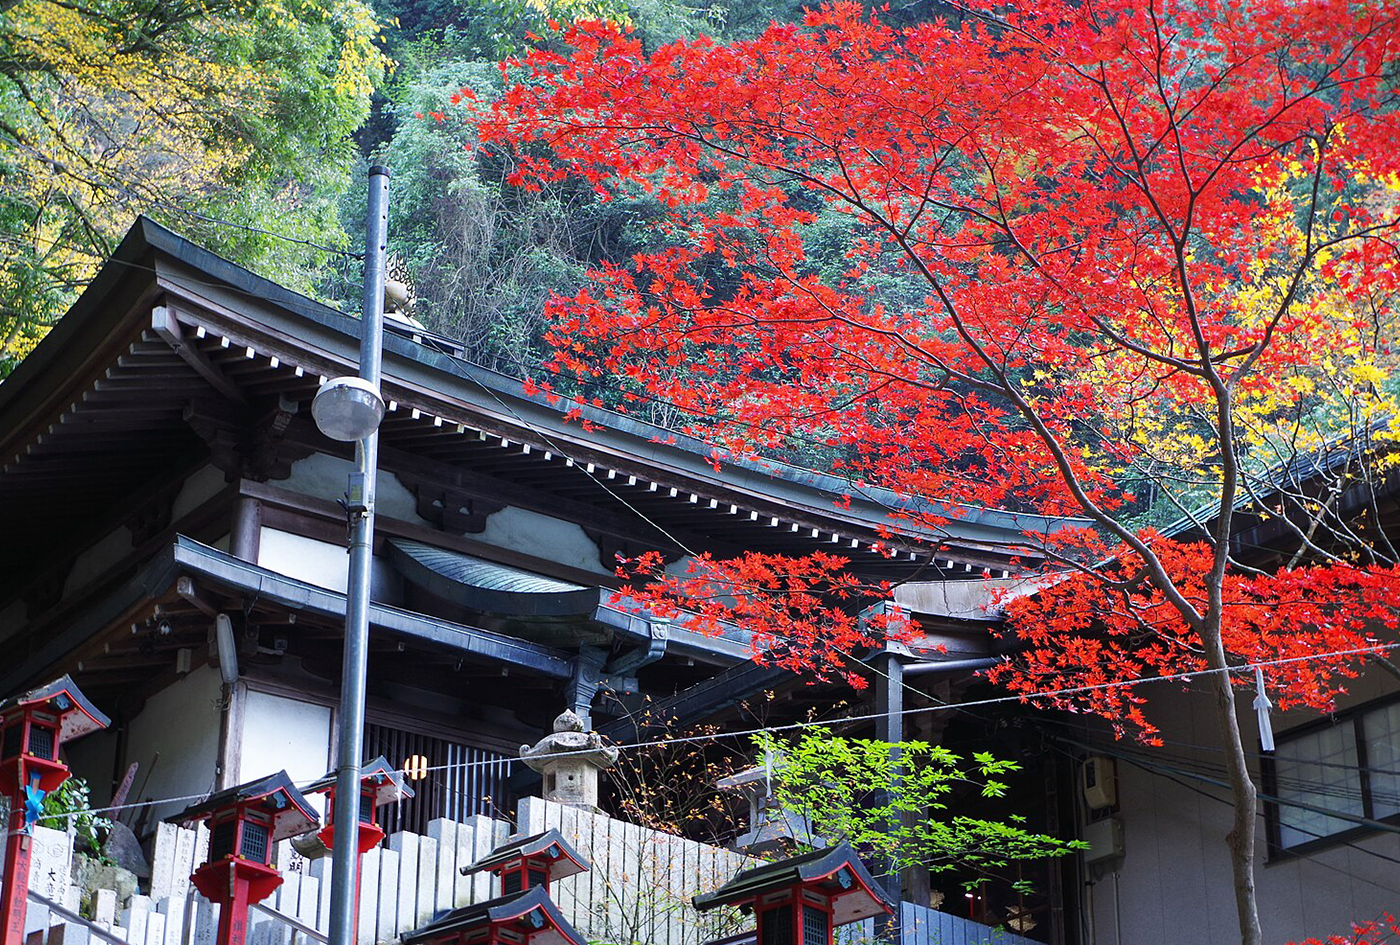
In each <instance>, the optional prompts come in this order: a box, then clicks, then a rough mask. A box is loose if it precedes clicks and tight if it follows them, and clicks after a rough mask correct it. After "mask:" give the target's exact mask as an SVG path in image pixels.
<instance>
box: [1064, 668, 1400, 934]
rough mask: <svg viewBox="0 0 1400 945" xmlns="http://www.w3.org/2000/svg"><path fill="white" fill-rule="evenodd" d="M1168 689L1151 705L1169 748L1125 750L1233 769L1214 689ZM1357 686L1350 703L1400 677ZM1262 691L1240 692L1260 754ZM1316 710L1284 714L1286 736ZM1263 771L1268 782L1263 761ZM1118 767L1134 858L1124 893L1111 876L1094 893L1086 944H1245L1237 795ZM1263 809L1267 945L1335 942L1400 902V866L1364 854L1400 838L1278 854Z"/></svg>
mask: <svg viewBox="0 0 1400 945" xmlns="http://www.w3.org/2000/svg"><path fill="white" fill-rule="evenodd" d="M1158 685H1159V686H1160V687H1161V690H1160V692H1159V693H1153V694H1152V700H1153V701H1152V702H1151V703H1150V712H1151V717H1152V718H1153V719H1154V720H1156V721H1157V723H1158V724H1159V725H1160V726H1161V728H1162V735H1163V738H1164V739H1165V740H1166V742H1167V744H1166V745H1164V746H1163V747H1162V749H1161V750H1160V753H1159V752H1157V751H1154V750H1152V749H1142V748H1141V746H1132V745H1127V744H1125V745H1124V746H1123V747H1124V748H1125V749H1130V750H1132V751H1134V752H1138V751H1146V752H1148V758H1149V760H1151V761H1152V762H1153V763H1154V764H1158V763H1160V765H1162V766H1167V767H1173V768H1178V769H1183V768H1187V767H1189V766H1190V764H1191V763H1195V764H1199V765H1201V766H1203V768H1204V767H1208V768H1209V769H1210V770H1211V771H1215V770H1221V771H1223V764H1224V757H1223V755H1222V753H1221V751H1220V750H1219V746H1220V744H1221V740H1220V738H1219V737H1218V736H1217V735H1216V723H1215V718H1214V709H1213V703H1212V701H1211V697H1210V695H1209V694H1207V693H1206V692H1204V691H1203V690H1202V687H1201V685H1200V684H1197V685H1195V686H1194V687H1193V691H1191V692H1182V691H1180V690H1179V689H1176V688H1174V687H1172V686H1171V685H1170V684H1158ZM1352 688H1353V689H1355V690H1356V693H1355V694H1352V695H1349V696H1348V697H1347V698H1346V699H1345V702H1344V703H1343V707H1345V706H1350V705H1355V704H1358V703H1361V702H1366V701H1369V700H1370V699H1373V698H1376V697H1378V696H1380V695H1383V694H1385V693H1387V692H1393V691H1395V689H1396V686H1395V684H1394V681H1393V680H1388V679H1386V678H1378V677H1377V676H1376V674H1371V676H1370V677H1368V678H1367V679H1364V680H1360V681H1358V683H1357V684H1356V685H1354V686H1353V687H1352ZM1251 695H1252V694H1251V693H1247V692H1245V691H1243V690H1242V691H1240V695H1239V698H1238V701H1237V706H1238V708H1239V717H1240V726H1241V731H1242V732H1243V734H1244V737H1245V746H1246V751H1249V752H1251V753H1257V750H1258V724H1257V722H1256V720H1255V714H1254V711H1253V710H1252V708H1251V705H1250V702H1251ZM1316 717H1317V716H1316V714H1315V713H1309V712H1292V713H1288V714H1286V715H1285V714H1280V713H1277V712H1276V713H1275V715H1274V728H1275V731H1276V732H1279V733H1282V732H1286V731H1287V730H1288V729H1289V728H1292V727H1296V726H1298V725H1300V724H1303V723H1305V722H1307V721H1309V720H1311V719H1315V718H1316ZM1164 723H1165V724H1164ZM1254 772H1255V776H1256V783H1259V781H1258V765H1257V763H1256V764H1255V765H1254ZM1117 773H1118V802H1119V813H1118V816H1119V817H1120V818H1121V820H1122V822H1123V847H1124V856H1123V859H1122V861H1121V869H1120V870H1119V872H1118V875H1117V877H1116V880H1117V881H1116V887H1117V890H1116V901H1115V888H1114V887H1115V877H1114V875H1113V874H1112V873H1108V874H1105V875H1103V876H1102V877H1100V878H1099V879H1098V880H1097V881H1096V882H1094V883H1093V885H1092V886H1091V887H1089V888H1088V889H1087V890H1086V896H1085V904H1086V905H1087V906H1088V909H1089V912H1090V914H1091V916H1092V928H1086V930H1085V938H1084V943H1085V945H1120V943H1121V945H1156V943H1159V942H1171V943H1173V945H1218V943H1221V942H1230V941H1238V940H1239V925H1238V919H1237V913H1236V907H1235V897H1234V883H1233V879H1232V875H1231V871H1230V863H1229V851H1228V849H1227V847H1226V845H1225V838H1226V835H1227V834H1228V833H1229V831H1230V818H1231V807H1230V805H1229V804H1228V803H1225V801H1228V799H1229V792H1228V791H1227V790H1225V789H1223V788H1219V787H1215V786H1213V785H1211V784H1207V783H1205V782H1202V781H1199V780H1193V779H1191V778H1190V777H1187V776H1184V775H1181V774H1179V773H1172V774H1171V776H1170V777H1168V776H1167V774H1166V773H1163V772H1160V771H1156V772H1154V771H1149V770H1145V769H1144V768H1143V767H1141V766H1138V765H1134V764H1132V763H1130V762H1128V761H1126V760H1123V759H1119V760H1118V761H1117ZM1173 778H1174V779H1175V780H1173ZM1221 780H1223V775H1222V776H1221ZM1188 785H1189V786H1188ZM1260 811H1261V816H1260V818H1259V824H1258V829H1259V834H1258V838H1259V839H1258V867H1257V870H1256V873H1255V881H1256V884H1257V889H1258V895H1259V903H1260V910H1259V911H1260V919H1261V922H1262V924H1263V930H1264V941H1265V942H1266V943H1268V945H1283V943H1285V942H1292V941H1299V940H1302V939H1305V938H1308V937H1312V936H1316V937H1319V938H1323V939H1324V940H1325V939H1326V936H1328V935H1330V934H1333V933H1341V932H1346V931H1347V930H1349V929H1350V926H1351V923H1352V922H1353V921H1365V920H1369V919H1373V918H1376V917H1377V916H1378V915H1379V914H1380V913H1381V912H1382V911H1391V912H1396V911H1397V910H1400V868H1397V867H1396V866H1395V865H1394V864H1393V863H1390V862H1387V861H1386V860H1383V859H1380V858H1378V857H1375V856H1371V855H1369V854H1368V853H1366V852H1363V851H1365V850H1371V851H1375V852H1377V853H1380V854H1382V855H1383V856H1386V857H1394V858H1400V834H1388V833H1381V834H1373V835H1368V836H1367V837H1365V838H1363V839H1360V840H1353V841H1350V842H1351V843H1352V844H1353V846H1346V845H1343V844H1336V845H1334V846H1330V847H1327V848H1326V849H1324V850H1320V851H1318V852H1316V853H1312V854H1308V855H1305V856H1300V857H1290V858H1279V859H1276V860H1275V861H1273V862H1270V861H1269V859H1268V855H1267V840H1266V837H1267V834H1266V828H1265V820H1264V817H1263V804H1262V802H1261V805H1260ZM1357 848H1360V849H1357ZM1119 928H1121V937H1120V936H1119V935H1118V929H1119Z"/></svg>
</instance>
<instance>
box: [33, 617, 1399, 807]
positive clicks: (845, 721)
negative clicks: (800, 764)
mask: <svg viewBox="0 0 1400 945" xmlns="http://www.w3.org/2000/svg"><path fill="white" fill-rule="evenodd" d="M1396 648H1400V643H1384V644H1377V645H1375V646H1371V647H1362V648H1357V649H1351V650H1335V651H1332V652H1328V653H1309V654H1306V655H1303V656H1290V657H1283V658H1280V659H1275V660H1261V661H1259V662H1255V663H1249V664H1245V665H1242V666H1227V667H1224V668H1223V669H1201V670H1192V671H1190V672H1186V673H1177V674H1175V675H1172V676H1144V677H1139V678H1136V679H1126V680H1117V681H1115V682H1111V683H1098V684H1095V685H1091V686H1073V687H1067V688H1064V689H1055V690H1047V691H1044V692H1036V693H1025V694H1020V695H1014V696H996V697H992V698H989V699H977V700H973V701H970V702H945V703H941V704H938V705H930V706H920V707H917V708H913V709H904V710H902V711H900V712H894V713H886V712H877V713H872V714H867V715H852V716H843V717H841V718H837V719H826V720H816V721H808V722H789V723H785V724H783V725H765V726H761V727H758V728H751V729H746V730H741V731H736V732H713V733H709V734H705V735H688V736H677V737H672V738H659V739H650V740H646V741H638V742H632V743H625V744H620V745H612V746H609V747H613V748H616V749H617V750H618V751H635V750H638V749H645V748H656V747H660V746H663V745H683V744H690V743H696V742H717V741H720V740H721V739H726V738H751V737H753V736H755V735H764V734H770V733H777V732H794V731H806V730H809V729H826V728H831V727H834V726H837V725H849V724H851V723H853V722H867V721H875V720H877V719H885V718H889V717H890V716H892V715H893V716H901V717H902V716H911V715H923V714H926V713H930V712H942V711H959V710H966V709H971V708H977V707H982V706H990V705H1006V704H1009V703H1019V704H1023V705H1024V704H1026V703H1028V702H1033V701H1034V700H1036V699H1047V698H1062V697H1064V696H1067V695H1077V694H1082V693H1085V692H1095V691H1101V690H1108V689H1123V688H1127V687H1130V686H1135V685H1143V684H1148V683H1154V682H1174V681H1181V680H1186V679H1194V678H1198V677H1203V676H1210V675H1214V674H1217V673H1222V672H1223V673H1227V674H1228V673H1238V672H1249V671H1252V670H1253V669H1254V667H1256V666H1261V667H1268V666H1281V665H1289V664H1293V663H1299V662H1304V661H1307V660H1312V659H1335V658H1337V657H1342V656H1354V655H1358V654H1361V653H1372V652H1378V651H1386V650H1392V649H1396ZM573 754H574V753H573V752H569V751H560V752H547V753H541V754H538V755H532V756H531V757H532V758H533V759H535V760H546V759H552V758H568V757H570V756H571V755H573ZM499 763H500V760H499V759H487V760H481V761H467V762H460V763H457V764H446V765H435V766H432V767H428V768H420V769H418V770H420V771H424V772H433V771H451V770H464V769H467V768H475V767H481V766H485V765H494V764H499ZM207 796H208V795H207V794H202V795H195V796H192V797H175V798H157V799H151V800H146V801H139V802H134V803H132V804H123V805H118V806H112V807H105V808H92V809H85V810H79V811H73V812H70V813H67V814H64V815H60V816H69V817H72V816H78V815H80V814H84V813H109V812H113V811H118V810H126V809H129V808H136V807H147V806H151V805H156V804H169V803H175V802H177V801H181V800H191V799H194V800H202V799H203V798H205V797H207Z"/></svg>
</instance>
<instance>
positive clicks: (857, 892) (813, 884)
mask: <svg viewBox="0 0 1400 945" xmlns="http://www.w3.org/2000/svg"><path fill="white" fill-rule="evenodd" d="M694 902H695V908H696V909H698V910H700V911H701V912H704V911H706V910H708V909H715V908H718V907H719V906H738V907H739V908H740V909H742V910H744V911H746V912H753V913H754V914H755V916H756V918H757V920H758V939H757V945H832V935H833V932H834V931H835V929H836V928H837V927H838V926H842V925H846V924H847V923H850V922H859V921H860V920H862V919H869V918H871V917H874V916H879V915H889V914H891V913H892V912H893V911H894V910H893V908H892V907H891V906H890V904H889V902H888V901H886V899H885V897H884V895H883V894H882V893H881V892H880V891H879V889H878V887H877V886H876V885H875V881H874V880H873V879H871V877H870V873H869V872H867V871H866V869H865V866H864V865H863V864H862V863H861V862H860V859H859V858H858V857H857V856H856V854H855V851H854V850H852V849H851V846H850V844H846V843H843V844H841V845H839V846H835V847H828V848H827V849H825V850H816V851H814V852H812V853H804V854H802V855H800V856H794V857H789V858H788V859H785V860H778V861H776V862H773V863H766V864H764V865H762V866H755V867H753V868H752V869H747V870H743V871H741V872H740V873H739V874H738V875H737V876H735V877H734V878H733V879H731V880H730V881H729V882H727V883H725V884H724V885H723V886H721V887H720V888H719V889H717V890H715V891H714V892H712V893H706V894H704V895H701V896H696V897H695V900H694Z"/></svg>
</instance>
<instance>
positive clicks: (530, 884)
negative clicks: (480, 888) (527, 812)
mask: <svg viewBox="0 0 1400 945" xmlns="http://www.w3.org/2000/svg"><path fill="white" fill-rule="evenodd" d="M588 868H589V864H588V860H586V859H584V857H583V855H582V854H580V853H579V852H578V851H577V850H575V849H574V848H573V847H572V846H570V845H569V842H568V841H567V840H565V839H564V837H563V836H562V835H561V834H560V833H559V831H558V830H546V831H545V832H544V833H537V834H534V835H533V836H529V837H513V838H510V839H508V840H506V842H505V843H503V844H501V845H500V846H499V847H497V848H496V849H495V850H493V851H491V853H490V854H489V855H488V856H486V857H485V858H483V859H481V860H478V861H477V862H475V863H473V864H472V865H471V866H464V867H462V869H461V871H460V872H461V874H462V875H463V876H470V875H472V874H473V873H482V872H489V873H491V874H492V875H493V876H495V877H497V878H498V879H500V881H501V895H503V896H509V895H510V894H512V893H518V892H521V891H522V890H527V889H534V888H535V887H536V886H542V887H544V891H545V892H546V893H548V892H549V884H550V883H552V882H554V881H555V880H560V879H563V878H564V877H566V876H573V875H574V874H576V873H582V872H584V871H586V870H587V869H588Z"/></svg>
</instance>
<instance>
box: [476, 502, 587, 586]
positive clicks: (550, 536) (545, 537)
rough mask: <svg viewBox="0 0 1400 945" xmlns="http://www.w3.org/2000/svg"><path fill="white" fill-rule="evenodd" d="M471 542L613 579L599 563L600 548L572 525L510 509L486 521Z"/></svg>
mask: <svg viewBox="0 0 1400 945" xmlns="http://www.w3.org/2000/svg"><path fill="white" fill-rule="evenodd" d="M472 538H474V539H477V540H478V541H484V542H488V543H490V544H493V545H497V546H499V547H501V548H509V549H511V550H512V551H519V552H521V553H523V554H529V555H534V556H535V557H537V558H544V559H546V560H549V561H557V562H559V563H560V564H567V565H569V566H571V567H575V568H581V569H583V570H585V571H592V572H594V573H595V574H607V575H611V574H612V572H611V571H610V570H607V569H605V568H604V567H603V566H602V564H601V563H599V561H598V546H597V545H596V544H594V543H593V540H592V539H591V538H589V537H588V536H587V535H586V534H584V531H583V528H582V527H581V526H579V525H576V524H574V523H573V522H566V521H564V520H563V519H558V518H553V517H551V516H548V515H541V514H539V513H538V512H531V511H528V510H526V509H518V508H515V507H514V506H508V507H506V508H504V509H501V511H499V512H495V513H493V514H491V515H490V516H488V517H487V519H486V529H485V531H483V532H482V533H481V534H479V535H473V536H472Z"/></svg>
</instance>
